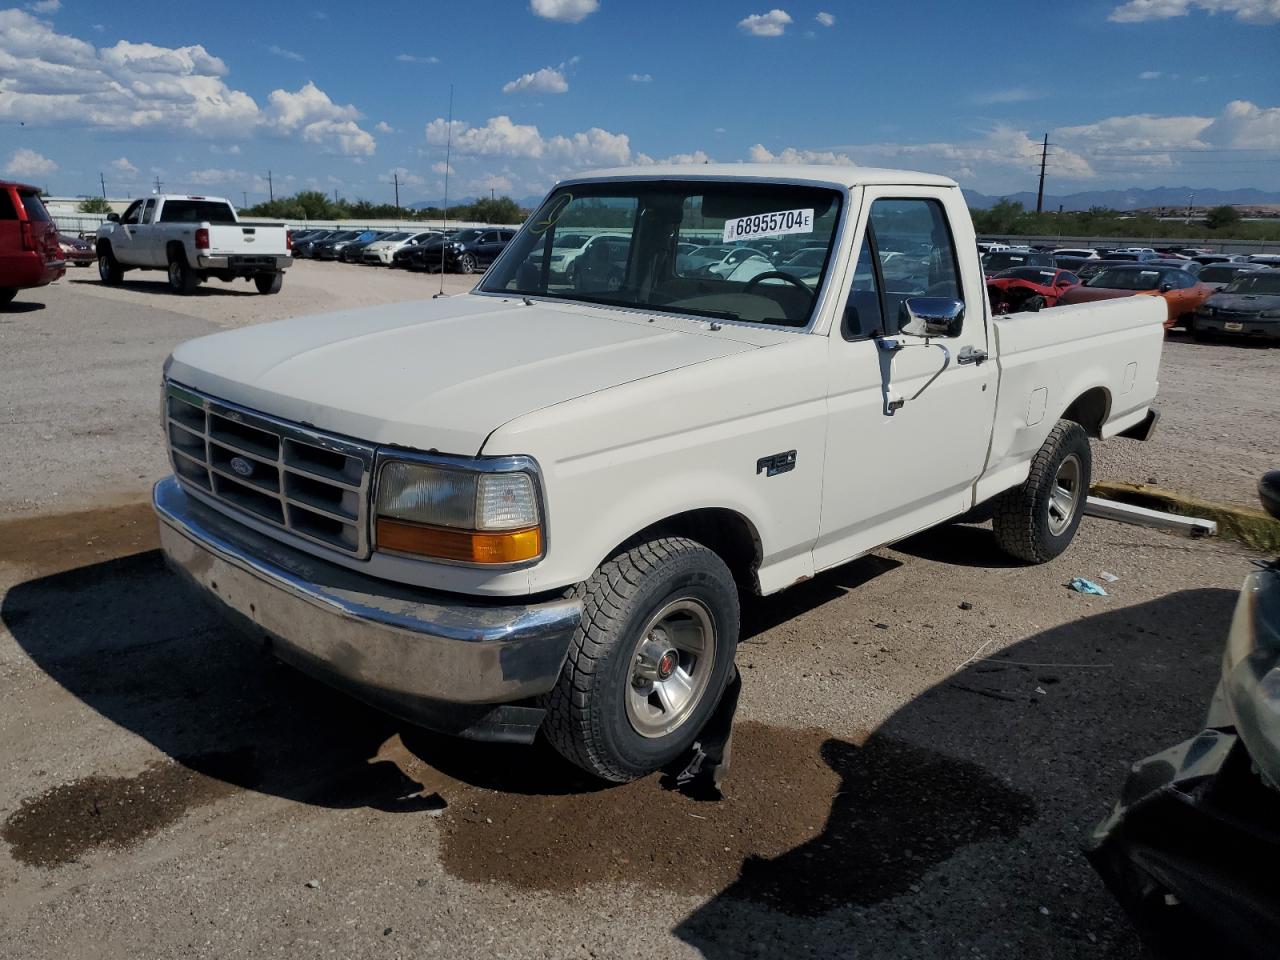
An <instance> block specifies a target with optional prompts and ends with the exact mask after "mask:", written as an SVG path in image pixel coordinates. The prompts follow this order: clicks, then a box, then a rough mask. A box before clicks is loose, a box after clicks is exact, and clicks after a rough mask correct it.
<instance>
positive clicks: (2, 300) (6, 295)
mask: <svg viewBox="0 0 1280 960" xmlns="http://www.w3.org/2000/svg"><path fill="white" fill-rule="evenodd" d="M17 295H18V291H17V288H16V287H15V288H10V287H4V288H0V307H3V306H4V305H5V304H6V303H9V302H10V301H11V300H13V298H14V297H16V296H17Z"/></svg>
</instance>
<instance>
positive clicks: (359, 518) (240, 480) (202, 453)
mask: <svg viewBox="0 0 1280 960" xmlns="http://www.w3.org/2000/svg"><path fill="white" fill-rule="evenodd" d="M165 428H166V431H167V433H168V440H169V460H170V462H171V463H172V464H173V472H174V474H175V475H176V476H177V478H178V479H179V480H180V481H181V482H182V483H183V484H184V485H185V486H186V487H188V488H189V489H192V490H194V491H196V492H197V493H200V494H203V495H204V496H206V497H212V498H213V499H214V500H217V501H218V502H220V503H223V504H226V505H227V506H229V507H232V508H233V509H235V510H238V511H240V512H242V513H246V514H248V515H249V516H252V517H253V518H255V519H257V520H261V521H265V522H266V523H268V524H271V525H273V526H276V527H279V528H280V529H282V530H287V531H288V532H289V533H292V534H294V535H295V536H298V537H302V538H303V539H305V540H310V541H311V542H312V543H319V544H323V545H324V546H326V547H332V548H333V549H335V550H341V551H343V552H344V553H349V554H352V555H353V556H357V557H364V556H367V555H368V553H369V522H368V509H369V479H370V477H371V476H372V472H373V447H371V446H368V445H366V444H362V443H355V442H353V441H351V440H346V439H343V438H341V437H335V436H331V435H329V434H325V433H320V432H318V431H315V430H312V429H310V428H308V427H303V426H301V425H299V424H293V423H289V422H288V421H285V420H277V419H275V418H274V417H268V416H265V415H263V414H260V413H254V412H253V411H251V410H246V409H244V408H243V407H238V406H235V405H234V404H229V403H224V402H223V401H221V400H216V399H214V398H213V397H209V396H205V395H204V394H202V393H197V392H196V391H194V390H189V389H187V388H186V387H181V386H179V385H177V384H175V383H167V384H166V385H165Z"/></svg>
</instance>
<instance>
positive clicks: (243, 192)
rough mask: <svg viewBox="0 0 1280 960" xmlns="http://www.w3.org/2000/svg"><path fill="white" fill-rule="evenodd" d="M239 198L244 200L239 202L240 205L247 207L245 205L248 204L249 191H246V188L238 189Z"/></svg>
mask: <svg viewBox="0 0 1280 960" xmlns="http://www.w3.org/2000/svg"><path fill="white" fill-rule="evenodd" d="M240 199H241V200H243V201H244V202H243V203H242V204H241V206H242V207H247V206H249V191H248V190H241V191H240Z"/></svg>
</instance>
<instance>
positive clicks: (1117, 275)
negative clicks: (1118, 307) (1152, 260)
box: [1086, 269, 1160, 290]
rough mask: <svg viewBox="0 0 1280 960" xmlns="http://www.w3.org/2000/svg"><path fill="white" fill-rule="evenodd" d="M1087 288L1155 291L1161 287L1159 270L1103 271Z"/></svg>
mask: <svg viewBox="0 0 1280 960" xmlns="http://www.w3.org/2000/svg"><path fill="white" fill-rule="evenodd" d="M1086 286H1090V287H1106V288H1107V289H1109V290H1154V289H1156V287H1158V286H1160V271H1159V270H1122V269H1118V270H1103V271H1102V272H1101V273H1100V274H1098V275H1097V276H1096V277H1093V278H1092V279H1091V280H1090V281H1089V282H1088V283H1087V284H1086Z"/></svg>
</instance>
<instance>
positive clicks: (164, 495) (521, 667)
mask: <svg viewBox="0 0 1280 960" xmlns="http://www.w3.org/2000/svg"><path fill="white" fill-rule="evenodd" d="M152 504H153V506H154V508H155V511H156V514H157V515H158V516H159V518H160V543H161V547H162V548H163V550H164V553H165V556H166V558H167V560H168V562H169V564H170V566H172V567H173V568H174V569H175V570H176V571H177V572H178V573H179V574H181V575H182V576H183V577H184V578H185V579H187V580H188V581H190V582H191V583H192V584H193V585H194V586H195V587H197V588H198V590H199V592H200V593H201V594H202V595H203V597H204V599H206V600H208V601H210V602H211V603H212V604H213V606H214V607H215V608H216V609H217V610H218V612H220V613H221V614H223V615H224V616H226V617H227V618H228V619H229V620H230V621H231V622H232V623H233V624H234V625H235V626H236V627H238V628H239V629H241V630H242V631H243V632H245V633H246V634H248V635H249V636H251V637H253V638H256V639H258V640H260V641H261V642H263V643H265V644H266V645H267V646H268V648H269V649H270V651H271V652H272V653H273V654H275V655H276V656H278V657H279V658H280V659H282V660H284V661H286V662H288V663H291V664H293V665H294V666H296V667H298V668H299V669H301V670H302V671H304V672H306V673H309V674H311V675H312V676H315V677H316V678H317V679H320V680H323V681H325V682H327V683H329V684H331V685H333V686H336V687H338V688H340V689H343V690H345V691H346V692H348V693H351V694H353V695H355V696H357V697H359V698H360V699H362V700H365V701H367V702H369V703H372V704H373V705H374V706H377V707H379V708H381V709H383V710H386V711H387V712H388V713H392V714H395V715H397V716H400V717H402V718H404V719H406V720H409V721H411V722H413V723H418V724H421V725H423V726H426V727H430V728H432V729H437V730H441V731H443V732H446V733H452V734H455V735H458V736H465V737H470V738H474V739H485V740H516V741H529V740H531V739H532V738H533V735H534V733H536V731H537V728H538V725H539V724H540V723H541V719H542V710H540V709H538V708H536V707H535V706H532V705H530V704H528V703H521V701H529V700H531V699H532V698H534V697H537V696H538V695H540V694H543V693H546V692H548V691H549V690H550V689H551V688H552V687H553V686H554V685H555V683H556V680H557V678H558V677H559V675H560V668H561V666H562V665H563V663H564V658H565V655H566V652H567V650H568V646H569V641H570V638H571V637H572V635H573V631H574V630H575V629H576V628H577V626H578V621H579V620H580V619H581V617H582V607H581V604H580V603H579V602H578V601H576V600H552V601H549V602H546V603H537V604H529V603H516V604H512V603H505V602H482V601H474V602H473V601H470V600H466V599H462V598H458V597H456V596H452V595H444V594H436V593H430V592H427V591H424V590H421V589H416V588H410V587H405V586H401V585H399V584H394V583H390V582H388V581H384V580H377V579H374V578H372V577H368V576H365V575H363V574H360V573H355V572H353V571H351V570H347V569H345V568H343V567H339V566H337V565H335V564H331V563H327V562H325V561H323V560H319V559H317V558H315V557H313V556H310V555H308V554H303V553H301V552H299V551H297V550H293V549H291V548H290V547H287V546H284V545H283V544H280V543H279V542H277V541H275V540H273V539H271V538H269V537H265V536H262V535H261V534H258V533H255V532H254V531H251V530H249V529H248V528H246V527H244V526H243V525H241V524H238V523H236V522H235V521H233V520H231V519H229V518H227V517H225V516H223V515H222V514H220V513H218V512H216V511H214V510H213V509H211V508H210V507H207V506H205V505H203V504H200V503H197V502H196V501H195V500H194V498H192V497H189V496H188V495H187V494H186V493H185V492H184V491H183V490H182V488H181V486H180V485H179V484H178V481H177V480H176V479H175V478H173V477H167V478H166V479H164V480H161V481H160V482H159V483H157V484H156V486H155V489H154V491H153V493H152Z"/></svg>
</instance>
